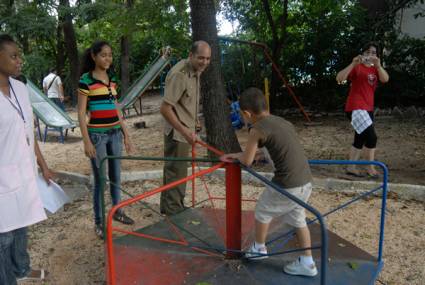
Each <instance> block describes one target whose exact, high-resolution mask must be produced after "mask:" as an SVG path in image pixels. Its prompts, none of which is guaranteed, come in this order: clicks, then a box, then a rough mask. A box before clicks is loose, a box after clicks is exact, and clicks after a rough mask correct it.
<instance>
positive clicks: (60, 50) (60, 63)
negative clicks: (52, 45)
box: [56, 23, 66, 76]
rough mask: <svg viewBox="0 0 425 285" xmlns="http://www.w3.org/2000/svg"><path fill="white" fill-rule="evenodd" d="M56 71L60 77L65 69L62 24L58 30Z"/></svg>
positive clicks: (59, 24)
mask: <svg viewBox="0 0 425 285" xmlns="http://www.w3.org/2000/svg"><path fill="white" fill-rule="evenodd" d="M56 51H57V54H56V71H57V72H58V73H57V74H58V75H59V76H61V75H62V73H63V69H64V68H65V56H66V55H65V46H64V42H63V27H62V25H61V23H58V27H57V28H56Z"/></svg>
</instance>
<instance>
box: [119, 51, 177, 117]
mask: <svg viewBox="0 0 425 285" xmlns="http://www.w3.org/2000/svg"><path fill="white" fill-rule="evenodd" d="M169 54H170V52H169V51H168V49H167V50H166V51H165V52H164V55H160V56H158V57H157V58H156V59H155V60H154V63H153V64H152V65H150V66H149V67H148V68H147V69H146V70H145V72H144V73H143V74H142V75H141V76H139V78H137V80H136V81H135V82H134V83H133V84H132V85H131V86H130V87H129V88H128V91H127V92H126V93H125V94H124V95H123V96H122V97H121V98H120V100H119V106H120V108H121V109H126V108H129V107H131V105H132V104H133V103H134V102H135V101H136V100H137V98H138V97H139V96H141V95H142V94H143V93H144V92H145V91H146V89H147V88H148V87H149V85H150V84H151V83H152V82H153V81H154V80H155V78H156V77H158V76H159V74H160V73H161V71H162V70H163V69H164V68H165V67H166V66H167V64H168V63H169V62H170V58H169Z"/></svg>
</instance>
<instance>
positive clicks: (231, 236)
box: [226, 163, 242, 259]
mask: <svg viewBox="0 0 425 285" xmlns="http://www.w3.org/2000/svg"><path fill="white" fill-rule="evenodd" d="M241 198H242V194H241V168H240V167H239V165H238V164H235V163H227V164H226V248H227V249H232V250H241V240H242V204H241ZM239 256H240V253H237V252H231V251H229V252H227V253H226V257H227V258H229V259H236V258H239Z"/></svg>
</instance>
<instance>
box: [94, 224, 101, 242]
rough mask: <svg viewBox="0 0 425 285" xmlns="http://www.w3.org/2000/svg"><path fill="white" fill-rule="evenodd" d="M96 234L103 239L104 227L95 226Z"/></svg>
mask: <svg viewBox="0 0 425 285" xmlns="http://www.w3.org/2000/svg"><path fill="white" fill-rule="evenodd" d="M94 232H95V234H96V235H97V236H98V237H99V238H101V239H103V227H102V225H100V224H95V225H94Z"/></svg>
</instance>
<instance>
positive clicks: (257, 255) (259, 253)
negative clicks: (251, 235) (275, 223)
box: [245, 243, 268, 260]
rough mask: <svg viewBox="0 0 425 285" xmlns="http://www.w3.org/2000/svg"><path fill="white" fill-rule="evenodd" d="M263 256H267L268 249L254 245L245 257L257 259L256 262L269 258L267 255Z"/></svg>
mask: <svg viewBox="0 0 425 285" xmlns="http://www.w3.org/2000/svg"><path fill="white" fill-rule="evenodd" d="M263 254H267V247H265V246H263V247H260V248H257V247H256V246H255V243H253V244H252V245H251V247H250V248H249V249H248V252H246V253H245V257H246V258H249V259H255V260H259V259H265V258H267V257H268V256H267V255H263Z"/></svg>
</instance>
